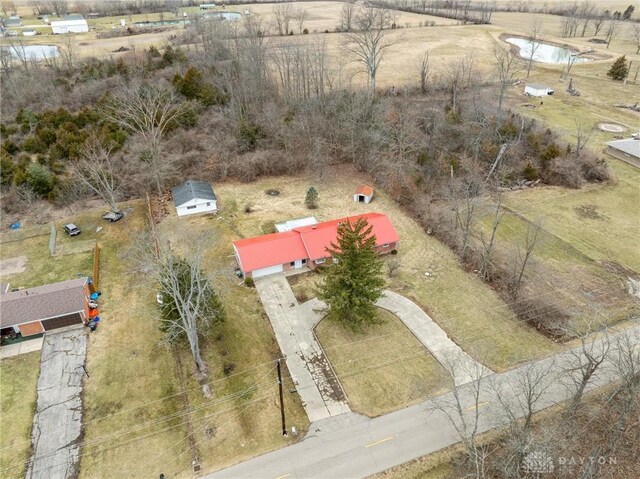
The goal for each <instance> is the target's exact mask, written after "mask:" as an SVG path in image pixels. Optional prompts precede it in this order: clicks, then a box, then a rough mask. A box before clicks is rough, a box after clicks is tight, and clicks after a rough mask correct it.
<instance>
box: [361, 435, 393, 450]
mask: <svg viewBox="0 0 640 479" xmlns="http://www.w3.org/2000/svg"><path fill="white" fill-rule="evenodd" d="M396 436H397V434H394V435H393V436H389V437H385V438H384V439H380V440H379V441H376V442H372V443H371V444H367V445H366V446H364V447H365V448H369V447H373V446H377V445H378V444H382V443H383V442H387V441H391V439H393V438H394V437H396Z"/></svg>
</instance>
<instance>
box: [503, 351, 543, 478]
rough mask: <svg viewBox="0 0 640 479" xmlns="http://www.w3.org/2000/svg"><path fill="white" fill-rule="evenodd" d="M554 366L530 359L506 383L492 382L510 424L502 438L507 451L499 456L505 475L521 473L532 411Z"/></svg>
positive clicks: (541, 396)
mask: <svg viewBox="0 0 640 479" xmlns="http://www.w3.org/2000/svg"><path fill="white" fill-rule="evenodd" d="M554 368H555V364H554V363H553V362H551V363H550V364H549V365H547V366H541V365H540V364H537V363H531V364H529V365H527V366H524V367H523V368H521V369H520V370H518V371H517V373H516V374H515V377H514V378H513V380H512V381H510V382H509V386H508V387H505V384H503V383H497V384H494V390H495V396H496V397H497V399H498V401H499V403H500V405H501V409H502V413H503V414H504V416H505V419H506V421H507V423H508V425H509V426H508V427H509V434H508V436H507V437H506V440H505V441H504V444H505V449H506V451H507V453H506V454H504V455H503V457H502V458H501V460H500V462H501V463H502V467H501V469H502V471H503V473H504V475H505V476H506V477H514V478H519V477H521V476H520V472H521V470H522V461H523V459H524V458H525V456H526V454H527V452H528V451H530V447H529V446H530V444H531V442H532V434H533V432H532V429H533V415H534V413H535V412H536V411H537V410H538V409H539V406H538V405H539V403H540V401H541V400H542V398H543V397H544V394H545V393H546V391H547V389H549V386H550V384H551V383H552V381H553V379H554V372H553V371H554Z"/></svg>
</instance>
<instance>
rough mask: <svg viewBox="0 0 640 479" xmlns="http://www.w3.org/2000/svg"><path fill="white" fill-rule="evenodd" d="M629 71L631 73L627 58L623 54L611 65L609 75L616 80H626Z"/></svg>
mask: <svg viewBox="0 0 640 479" xmlns="http://www.w3.org/2000/svg"><path fill="white" fill-rule="evenodd" d="M627 73H629V67H628V66H627V59H626V57H625V56H624V55H622V56H621V57H620V58H618V59H617V60H616V61H615V62H613V65H611V69H610V70H609V71H608V72H607V76H608V77H611V78H613V79H614V80H624V79H625V78H626V77H627Z"/></svg>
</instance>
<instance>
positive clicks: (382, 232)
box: [233, 213, 400, 278]
mask: <svg viewBox="0 0 640 479" xmlns="http://www.w3.org/2000/svg"><path fill="white" fill-rule="evenodd" d="M360 218H364V219H366V220H367V222H368V223H369V224H370V225H371V226H373V230H372V232H373V234H374V235H375V237H376V250H377V251H378V253H380V254H385V253H389V252H391V251H393V250H394V249H396V248H397V246H398V242H399V240H400V238H399V237H398V233H397V232H396V230H395V228H394V227H393V225H392V224H391V222H390V221H389V218H387V216H386V215H383V214H381V213H368V214H363V215H357V216H351V217H346V218H340V219H337V220H331V221H325V222H322V223H318V224H315V225H309V226H302V227H299V228H294V229H292V230H291V231H285V232H282V233H273V234H268V235H264V236H256V237H254V238H247V239H242V240H238V241H234V242H233V252H234V254H235V257H236V260H237V261H238V265H239V266H240V270H241V271H242V273H243V274H244V276H245V277H252V278H259V277H261V276H266V275H269V274H274V273H280V272H283V271H289V270H292V269H300V268H302V267H303V266H308V267H309V268H311V269H314V268H316V266H317V265H320V264H322V263H324V262H325V261H326V260H327V258H329V256H330V255H329V253H328V252H327V248H328V247H329V246H330V245H331V243H332V242H333V243H335V242H336V241H337V237H338V225H339V224H340V223H342V222H344V221H351V222H355V221H357V220H358V219H360Z"/></svg>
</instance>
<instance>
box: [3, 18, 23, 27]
mask: <svg viewBox="0 0 640 479" xmlns="http://www.w3.org/2000/svg"><path fill="white" fill-rule="evenodd" d="M3 23H4V26H5V27H6V28H16V27H21V26H22V20H21V19H20V17H18V16H11V17H9V18H7V19H6V20H4V21H3Z"/></svg>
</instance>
